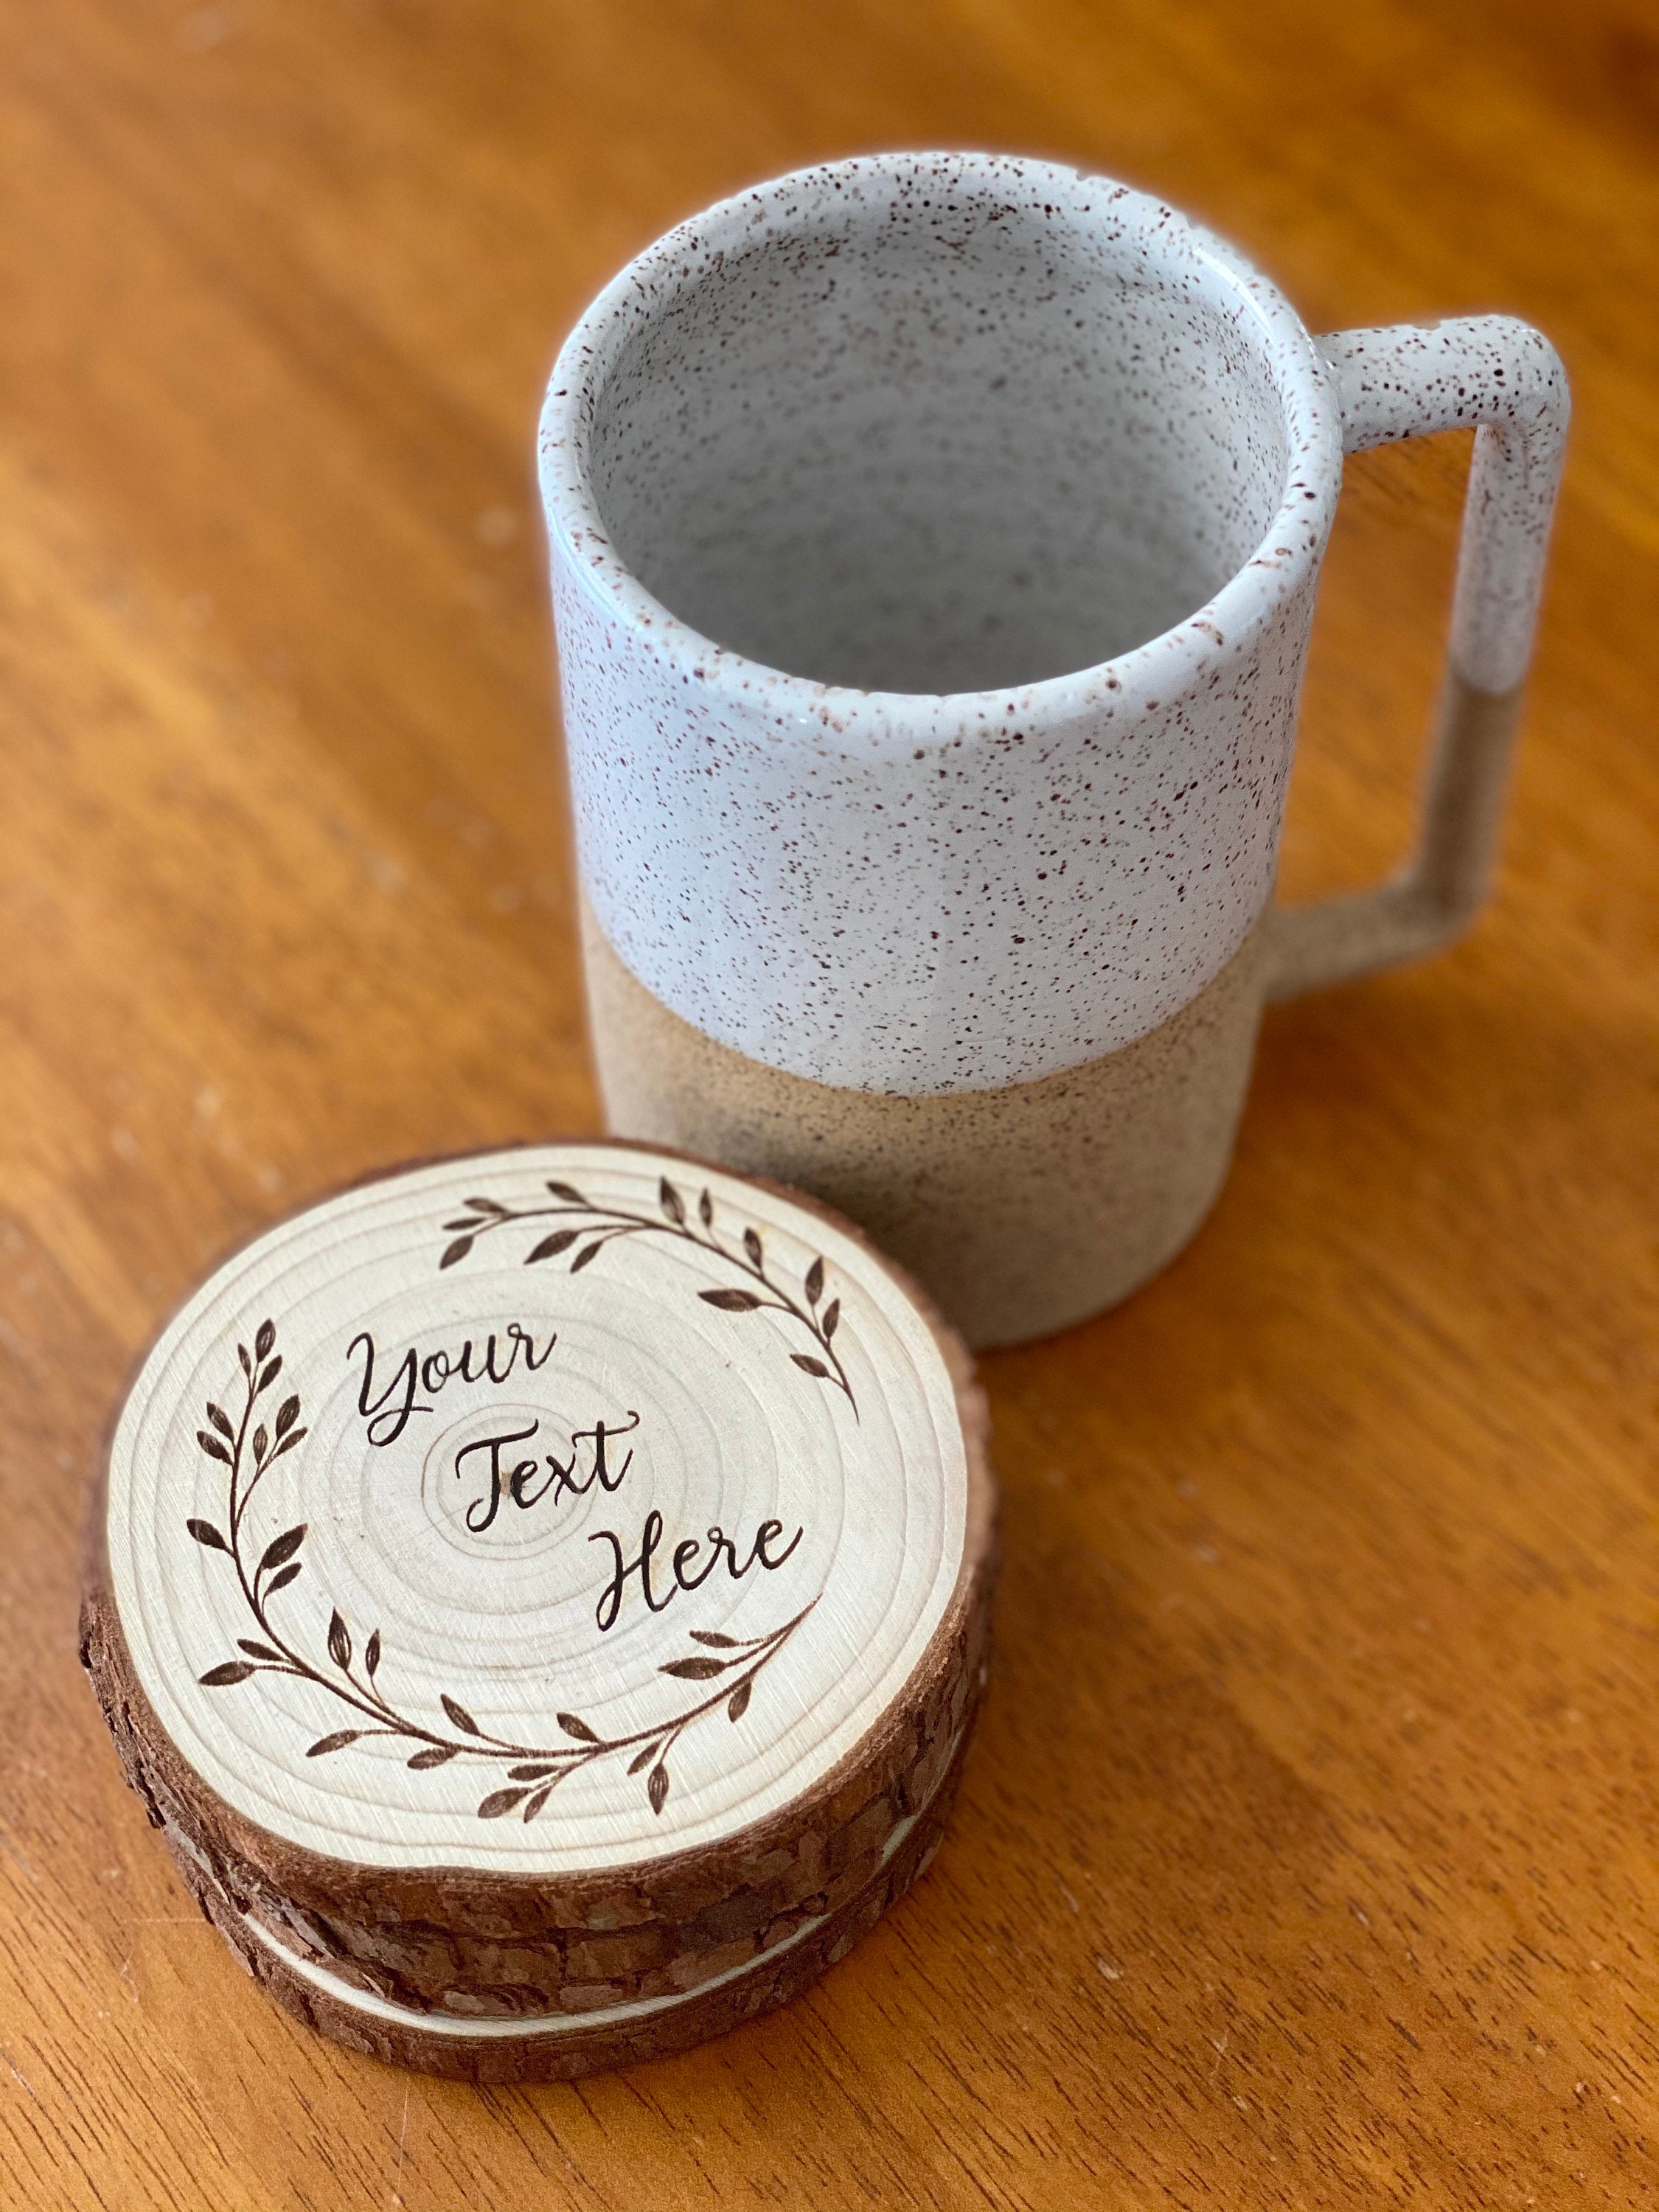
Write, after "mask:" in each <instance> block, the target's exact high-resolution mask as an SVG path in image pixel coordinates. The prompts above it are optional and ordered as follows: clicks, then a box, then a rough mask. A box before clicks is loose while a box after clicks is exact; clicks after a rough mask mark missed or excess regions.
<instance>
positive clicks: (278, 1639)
mask: <svg viewBox="0 0 1659 2212" xmlns="http://www.w3.org/2000/svg"><path fill="white" fill-rule="evenodd" d="M236 1357H237V1359H238V1361H239V1363H240V1367H241V1370H242V1383H243V1405H242V1409H241V1414H240V1419H238V1420H236V1421H234V1422H233V1421H232V1419H231V1418H230V1416H229V1415H228V1413H226V1412H225V1410H224V1408H223V1407H222V1406H219V1405H216V1404H215V1403H213V1402H211V1401H210V1403H209V1405H208V1407H207V1419H208V1424H209V1425H208V1426H207V1427H206V1428H204V1429H198V1430H197V1433H196V1441H197V1443H198V1444H199V1445H200V1446H201V1448H202V1449H203V1451H204V1452H205V1453H206V1455H207V1456H208V1457H209V1458H210V1460H213V1461H216V1462H218V1463H219V1464H220V1465H221V1466H222V1467H223V1468H225V1469H226V1470H227V1473H228V1479H229V1486H228V1499H227V1515H228V1517H227V1521H226V1524H225V1528H220V1527H219V1526H218V1525H217V1523H216V1522H211V1521H207V1520H203V1519H201V1518H199V1517H197V1516H195V1515H191V1516H190V1517H189V1518H188V1519H187V1520H186V1521H185V1528H187V1529H188V1530H189V1532H190V1534H191V1535H192V1536H193V1537H194V1538H195V1540H196V1541H197V1543H198V1544H200V1545H201V1546H202V1547H203V1548H204V1550H206V1551H210V1552H222V1553H225V1554H226V1555H227V1556H228V1559H229V1560H230V1563H231V1565H232V1566H233V1567H234V1569H235V1571H236V1578H237V1581H238V1583H240V1588H241V1593H242V1597H243V1599H244V1601H245V1602H246V1606H247V1608H248V1611H249V1613H251V1614H252V1619H253V1622H254V1625H255V1626H257V1628H258V1631H259V1634H258V1636H257V1637H251V1636H240V1637H238V1638H237V1639H236V1644H237V1649H238V1650H240V1652H241V1653H242V1655H243V1656H241V1657H240V1659H227V1660H224V1661H222V1662H221V1663H220V1664H219V1665H218V1666H216V1667H210V1668H209V1669H208V1671H207V1673H206V1674H203V1675H202V1676H200V1677H199V1680H200V1681H201V1682H202V1684H203V1686H204V1687H205V1688H207V1689H210V1690H223V1689H230V1688H233V1687H234V1686H235V1685H236V1684H237V1683H239V1682H246V1680H249V1679H250V1677H252V1676H253V1675H255V1674H285V1675H287V1676H289V1678H290V1679H293V1680H300V1681H307V1682H313V1683H315V1684H316V1685H317V1686H318V1687H319V1689H322V1690H325V1691H326V1692H327V1693H328V1694H329V1696H330V1697H331V1698H333V1699H336V1700H337V1701H338V1703H340V1704H341V1705H345V1706H347V1707H349V1709H350V1711H352V1712H353V1713H354V1715H356V1717H357V1720H358V1723H359V1724H358V1725H356V1726H353V1727H350V1728H343V1729H335V1730H333V1731H332V1732H331V1734H330V1735H323V1736H319V1738H318V1740H317V1741H316V1742H315V1743H313V1745H312V1746H311V1747H310V1749H309V1751H308V1752H307V1758H310V1759H320V1758H323V1757H325V1756H326V1755H327V1754H328V1753H332V1752H337V1751H343V1750H344V1749H345V1748H346V1747H347V1746H348V1745H349V1744H354V1743H360V1742H362V1741H368V1740H370V1739H373V1738H374V1737H377V1736H379V1737H393V1738H401V1739H403V1740H404V1741H408V1742H412V1743H414V1744H416V1750H415V1751H414V1752H413V1753H411V1755H410V1758H409V1759H408V1761H407V1764H408V1765H410V1767H411V1768H413V1769H415V1770H416V1771H417V1772H424V1771H426V1770H427V1769H428V1768H431V1767H437V1766H447V1765H449V1763H450V1761H451V1760H452V1759H482V1760H484V1761H486V1762H489V1761H495V1762H498V1763H499V1762H505V1763H506V1772H505V1777H504V1782H503V1786H501V1787H499V1788H497V1789H494V1790H490V1791H489V1793H488V1794H487V1795H486V1796H484V1798H483V1800H482V1802H480V1804H479V1806H478V1817H479V1819H480V1820H500V1819H501V1818H502V1817H503V1816H504V1815H505V1814H508V1813H515V1812H516V1813H518V1814H519V1815H520V1818H521V1819H522V1820H526V1821H529V1820H535V1819H536V1818H537V1816H538V1814H540V1812H541V1810H542V1808H543V1807H544V1805H545V1804H546V1803H547V1801H548V1799H549V1798H550V1796H552V1794H553V1791H554V1790H556V1788H557V1787H558V1785H559V1784H560V1783H562V1782H564V1781H567V1780H568V1778H569V1777H570V1776H571V1775H573V1774H574V1773H577V1772H579V1771H580V1770H581V1769H582V1768H583V1767H585V1766H591V1765H593V1764H594V1762H595V1761H596V1760H599V1759H608V1758H613V1757H617V1756H619V1755H620V1754H622V1753H632V1754H633V1756H632V1757H631V1758H630V1759H629V1765H628V1772H629V1775H630V1776H632V1775H636V1774H644V1775H645V1777H646V1784H645V1789H646V1796H647V1802H649V1804H650V1807H651V1809H652V1811H653V1813H657V1814H659V1813H660V1812H661V1811H662V1808H663V1807H664V1805H665V1804H666V1802H668V1791H669V1771H668V1759H669V1754H670V1753H671V1752H672V1750H673V1749H674V1747H675V1746H676V1745H677V1744H678V1741H679V1740H680V1738H681V1737H682V1736H683V1735H684V1733H685V1731H686V1729H688V1728H690V1726H691V1724H692V1723H693V1722H694V1721H696V1720H699V1719H701V1718H702V1716H703V1715H704V1714H705V1713H710V1712H713V1711H714V1709H715V1708H716V1707H717V1706H719V1705H725V1707H726V1715H727V1717H728V1718H729V1719H730V1720H732V1722H734V1723H735V1722H737V1721H740V1720H741V1719H742V1718H743V1717H744V1713H745V1712H746V1711H748V1710H749V1700H750V1694H751V1692H752V1691H753V1689H754V1685H755V1678H756V1676H757V1674H760V1672H761V1671H762V1669H763V1668H764V1667H766V1666H767V1665H768V1663H769V1662H770V1661H771V1660H773V1659H774V1658H775V1657H776V1656H777V1654H778V1653H779V1652H780V1651H781V1650H782V1649H783V1647H784V1645H785V1644H787V1642H788V1640H789V1638H791V1637H792V1636H793V1634H794V1632H795V1631H796V1630H797V1629H798V1628H799V1626H800V1624H801V1623H802V1621H803V1620H805V1618H806V1616H807V1614H808V1613H811V1610H812V1607H813V1606H815V1605H816V1604H817V1599H816V1598H814V1599H812V1600H811V1603H809V1604H807V1605H805V1606H803V1607H802V1608H801V1610H800V1611H799V1613H796V1615H795V1616H794V1618H793V1620H787V1621H785V1622H784V1624H783V1626H781V1628H775V1629H773V1630H772V1631H771V1632H770V1633H769V1634H768V1635H765V1636H753V1637H737V1636H726V1635H723V1634H720V1633H717V1632H715V1631H714V1630H713V1629H700V1628H694V1629H692V1630H691V1632H690V1637H691V1641H692V1642H693V1643H695V1644H702V1646H704V1647H705V1648H704V1649H703V1650H701V1651H696V1652H690V1653H688V1654H686V1656H684V1657H683V1658H678V1659H671V1660H669V1661H668V1662H666V1664H665V1665H664V1666H661V1667H659V1668H658V1669H657V1671H658V1673H659V1674H668V1675H672V1676H674V1677H676V1678H677V1679H678V1680H682V1681H689V1682H714V1681H716V1680H718V1681H719V1682H720V1687H719V1688H718V1689H717V1690H714V1691H712V1692H710V1693H709V1694H708V1695H707V1696H705V1697H704V1698H702V1699H701V1700H700V1701H699V1702H697V1703H696V1704H694V1705H690V1706H687V1707H684V1708H683V1709H682V1710H681V1711H678V1712H675V1713H672V1714H671V1715H670V1716H669V1717H667V1718H666V1719H665V1720H662V1721H659V1722H657V1723H653V1725H652V1726H651V1727H650V1728H647V1729H636V1730H635V1732H634V1733H633V1734H632V1735H623V1736H605V1735H601V1734H600V1733H599V1730H598V1729H593V1728H591V1727H590V1726H589V1725H588V1723H586V1721H585V1720H583V1719H582V1718H581V1717H580V1714H577V1713H569V1712H558V1713H556V1714H555V1715H554V1718H555V1720H556V1723H557V1725H558V1728H559V1729H560V1732H561V1734H562V1736H563V1737H564V1738H565V1741H562V1742H559V1743H553V1744H530V1743H517V1742H514V1741H512V1740H511V1739H510V1738H508V1737H505V1736H498V1735H492V1734H491V1733H490V1731H489V1729H485V1728H483V1727H481V1726H480V1725H479V1723H478V1722H477V1720H475V1719H474V1718H473V1717H472V1715H471V1713H470V1712H469V1711H467V1709H466V1707H465V1705H462V1704H461V1703H460V1702H459V1699H455V1698H453V1697H451V1696H449V1695H448V1693H447V1692H445V1693H443V1694H442V1695H441V1697H440V1699H439V1701H438V1702H439V1704H440V1705H441V1706H442V1708H443V1711H444V1715H445V1717H446V1719H447V1722H448V1723H449V1725H448V1727H447V1729H444V1728H438V1727H435V1726H430V1725H428V1724H427V1723H422V1722H421V1721H419V1720H416V1718H414V1717H412V1716H411V1715H410V1714H408V1713H405V1712H403V1711H399V1710H398V1707H397V1706H395V1705H392V1702H391V1701H390V1699H388V1698H387V1697H386V1694H385V1692H383V1691H382V1689H381V1688H380V1680H379V1676H380V1664H381V1658H382V1650H381V1644H380V1630H379V1629H378V1628H376V1629H374V1630H373V1631H372V1632H371V1633H370V1634H369V1636H368V1640H367V1641H366V1642H365V1643H364V1644H363V1646H362V1651H361V1653H358V1652H357V1650H356V1647H355V1646H354V1644H353V1641H352V1635H351V1630H350V1628H349V1626H348V1624H347V1622H346V1620H345V1619H344V1617H343V1615H342V1613H340V1610H339V1608H338V1607H334V1608H332V1610H331V1614H330V1618H329V1624H328V1637H327V1644H328V1658H329V1662H330V1666H331V1668H332V1669H333V1671H332V1672H331V1673H325V1671H324V1669H323V1668H321V1667H320V1666H317V1665H313V1662H311V1661H310V1660H309V1659H307V1658H306V1657H305V1656H304V1655H303V1654H302V1653H301V1651H300V1650H298V1648H297V1647H296V1645H295V1643H294V1642H293V1641H292V1640H291V1638H289V1636H288V1635H286V1634H284V1633H283V1631H282V1630H280V1629H279V1628H277V1627H276V1626H275V1625H274V1624H273V1622H272V1620H271V1617H270V1604H271V1601H272V1599H273V1598H275V1597H276V1596H277V1595H278V1594H279V1593H280V1592H281V1591H283V1590H284V1589H287V1588H288V1587H289V1584H290V1583H293V1582H294V1581H295V1580H296V1579H297V1577H298V1576H299V1574H300V1572H301V1568H302V1566H303V1565H304V1561H303V1560H302V1559H301V1556H300V1554H301V1547H303V1545H304V1543H305V1540H306V1535H307V1523H306V1522H303V1521H301V1522H297V1523H296V1524H295V1526H294V1527H292V1528H285V1529H283V1531H282V1533H281V1534H278V1535H276V1536H273V1537H272V1538H271V1539H270V1541H269V1542H268V1543H267V1544H266V1545H265V1546H264V1548H263V1549H262V1550H260V1551H259V1552H258V1556H257V1558H255V1559H253V1564H252V1568H251V1569H250V1566H249V1559H250V1558H251V1557H252V1553H250V1552H248V1551H246V1550H245V1549H244V1534H245V1531H246V1524H247V1511H248V1507H249V1505H250V1504H252V1499H253V1497H254V1494H255V1492H257V1491H258V1487H259V1485H260V1484H261V1483H262V1482H263V1481H264V1478H265V1477H266V1475H267V1474H269V1473H270V1470H271V1468H273V1467H274V1466H275V1465H276V1462H277V1461H278V1460H279V1459H282V1458H283V1457H285V1456H286V1455H287V1454H288V1453H289V1452H291V1451H292V1450H294V1449H295V1447H296V1446H297V1445H298V1444H299V1443H300V1441H301V1438H302V1437H304V1436H305V1434H306V1431H305V1429H304V1428H303V1427H302V1426H301V1425H300V1411H301V1408H300V1400H299V1397H298V1395H289V1397H286V1398H284V1399H283V1401H282V1403H281V1404H280V1406H278V1407H277V1409H276V1415H275V1418H274V1419H271V1420H270V1423H269V1425H267V1423H266V1421H265V1420H264V1419H260V1418H256V1416H257V1414H258V1408H259V1401H261V1400H262V1399H263V1398H264V1397H265V1396H266V1395H267V1393H268V1392H269V1391H270V1390H271V1389H272V1388H273V1387H274V1386H275V1384H276V1381H277V1379H278V1377H279V1376H281V1374H282V1371H283V1360H282V1355H281V1353H280V1352H277V1350H276V1325H275V1323H274V1322H269V1321H264V1322H260V1324H259V1327H258V1331H257V1332H256V1334H255V1336H254V1340H253V1349H252V1352H251V1353H250V1352H249V1350H248V1347H247V1346H246V1345H245V1344H239V1345H238V1346H237V1347H236ZM842 1387H843V1388H845V1384H844V1383H843V1385H842ZM851 1395H852V1394H851V1392H850V1391H849V1392H848V1396H849V1397H850V1396H851ZM717 1654H719V1655H722V1656H716V1655H717ZM647 1770H648V1771H647Z"/></svg>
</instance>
